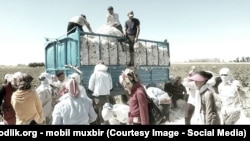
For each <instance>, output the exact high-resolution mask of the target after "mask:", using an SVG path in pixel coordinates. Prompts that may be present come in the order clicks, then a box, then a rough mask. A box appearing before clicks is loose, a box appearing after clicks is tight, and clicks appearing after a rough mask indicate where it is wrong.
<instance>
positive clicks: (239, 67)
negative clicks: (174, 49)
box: [170, 63, 250, 87]
mask: <svg viewBox="0 0 250 141" xmlns="http://www.w3.org/2000/svg"><path fill="white" fill-rule="evenodd" d="M192 66H196V68H197V70H206V71H212V72H214V73H216V74H219V71H220V69H221V68H224V67H227V68H229V69H230V70H231V71H232V73H233V76H234V78H235V79H237V80H240V81H241V83H242V85H243V86H244V87H248V86H249V84H250V64H247V63H239V64H233V63H227V64H220V63H218V64H214V63H204V64H200V63H183V64H177V63H176V64H171V67H170V76H181V77H182V78H184V77H186V76H187V74H188V72H189V70H190V69H191V67H192Z"/></svg>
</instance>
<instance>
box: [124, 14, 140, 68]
mask: <svg viewBox="0 0 250 141" xmlns="http://www.w3.org/2000/svg"><path fill="white" fill-rule="evenodd" d="M128 17H129V19H128V20H127V21H126V22H125V31H124V36H125V37H127V38H128V40H129V51H130V63H129V64H128V66H134V56H135V54H134V44H135V42H137V41H138V37H139V34H140V21H139V19H137V18H134V12H133V11H130V12H129V13H128Z"/></svg>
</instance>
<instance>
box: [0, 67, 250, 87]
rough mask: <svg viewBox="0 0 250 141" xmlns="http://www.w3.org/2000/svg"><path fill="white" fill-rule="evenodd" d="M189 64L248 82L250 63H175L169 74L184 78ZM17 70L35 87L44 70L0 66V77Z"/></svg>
mask: <svg viewBox="0 0 250 141" xmlns="http://www.w3.org/2000/svg"><path fill="white" fill-rule="evenodd" d="M191 66H196V68H197V69H198V70H209V71H212V72H214V73H217V74H218V73H219V70H220V69H221V68H223V67H228V68H230V69H231V71H232V72H233V75H234V77H235V79H238V80H240V81H241V82H242V84H243V86H244V87H248V86H249V84H250V64H231V63H228V64H214V63H206V64H205V63H204V64H201V63H182V64H177V63H175V64H171V66H170V76H181V77H183V78H184V77H186V76H187V74H188V72H189V70H190V68H191ZM17 71H20V72H24V73H29V74H31V75H32V76H33V77H34V80H33V85H34V86H35V87H36V86H37V85H39V81H38V76H39V75H40V73H42V72H44V71H45V69H44V67H36V68H33V67H27V66H15V67H13V66H0V77H1V78H3V77H4V75H5V74H6V73H14V72H17ZM2 82H3V79H0V83H2Z"/></svg>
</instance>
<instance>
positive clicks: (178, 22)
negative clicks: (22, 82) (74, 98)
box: [0, 0, 250, 65]
mask: <svg viewBox="0 0 250 141" xmlns="http://www.w3.org/2000/svg"><path fill="white" fill-rule="evenodd" d="M109 6H113V7H114V11H115V12H116V13H118V14H119V18H120V21H121V23H122V25H123V26H124V23H125V21H126V20H127V19H128V17H127V13H128V12H129V11H131V10H132V11H134V17H135V18H138V19H139V20H140V23H141V25H140V28H141V32H140V36H139V38H140V39H148V40H155V41H164V40H165V39H167V40H168V42H169V44H170V57H171V59H170V60H171V62H183V61H188V60H190V59H201V58H220V59H222V60H233V59H235V58H236V57H241V56H243V57H247V56H250V52H249V51H250V8H249V7H250V1H249V0H0V48H1V54H0V65H17V64H28V63H31V62H44V61H45V46H44V45H45V38H53V39H54V38H59V37H61V36H64V35H65V34H66V29H67V24H68V20H69V19H70V18H71V17H72V16H75V15H80V14H85V15H86V17H87V20H88V22H89V23H90V25H91V27H92V29H93V31H94V32H95V30H97V29H98V28H100V27H101V26H102V25H103V24H105V17H106V15H107V7H109ZM84 30H85V31H87V29H86V28H84Z"/></svg>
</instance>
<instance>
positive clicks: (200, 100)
mask: <svg viewBox="0 0 250 141" xmlns="http://www.w3.org/2000/svg"><path fill="white" fill-rule="evenodd" d="M212 77H213V75H212V74H211V73H209V72H206V71H198V72H197V73H196V74H194V75H193V76H191V77H189V78H188V79H189V80H190V81H194V82H195V85H196V88H197V91H196V96H195V97H196V102H195V110H194V116H193V121H194V123H195V124H206V125H219V124H220V117H219V114H218V112H217V108H216V103H215V97H214V89H213V88H212V87H211V85H210V84H208V81H209V80H210V79H211V78H212Z"/></svg>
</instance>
